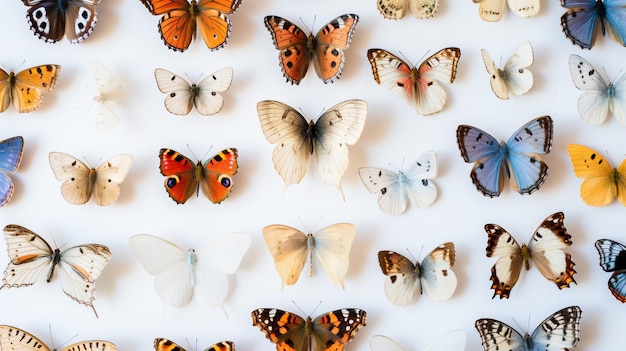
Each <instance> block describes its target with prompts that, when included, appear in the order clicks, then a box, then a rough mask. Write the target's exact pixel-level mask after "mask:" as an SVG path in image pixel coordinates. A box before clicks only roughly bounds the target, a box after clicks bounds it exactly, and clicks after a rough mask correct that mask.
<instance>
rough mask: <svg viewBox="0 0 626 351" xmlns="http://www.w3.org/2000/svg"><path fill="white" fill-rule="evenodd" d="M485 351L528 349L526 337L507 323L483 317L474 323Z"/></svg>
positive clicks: (518, 350)
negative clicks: (525, 342) (525, 341)
mask: <svg viewBox="0 0 626 351" xmlns="http://www.w3.org/2000/svg"><path fill="white" fill-rule="evenodd" d="M474 326H475V327H476V330H478V334H480V340H481V342H482V344H483V350H484V351H504V350H506V351H520V350H526V348H525V344H524V337H523V336H522V335H521V334H520V333H518V332H517V330H515V329H513V328H512V327H511V326H509V325H507V324H506V323H503V322H500V321H497V320H495V319H490V318H483V319H479V320H477V321H476V323H475V324H474Z"/></svg>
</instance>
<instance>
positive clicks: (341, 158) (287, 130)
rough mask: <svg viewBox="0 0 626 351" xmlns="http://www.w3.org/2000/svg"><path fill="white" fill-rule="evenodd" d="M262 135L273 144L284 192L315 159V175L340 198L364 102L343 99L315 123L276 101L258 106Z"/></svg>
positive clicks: (361, 123)
mask: <svg viewBox="0 0 626 351" xmlns="http://www.w3.org/2000/svg"><path fill="white" fill-rule="evenodd" d="M257 112H258V114H259V120H260V122H261V128H262V129H263V134H265V137H266V138H267V140H268V141H269V142H270V143H272V144H276V147H275V148H274V151H273V152H272V161H273V162H274V168H275V169H276V171H277V172H278V174H279V175H280V176H281V177H282V178H283V181H284V182H285V189H286V188H287V187H288V186H289V185H290V184H294V183H300V180H302V178H303V177H304V174H305V173H306V168H307V164H308V163H309V157H310V156H311V155H313V154H315V155H316V157H317V165H318V172H319V174H320V176H321V177H322V180H323V181H324V182H325V183H326V184H331V185H334V186H336V187H337V188H338V189H339V191H340V192H341V196H342V197H343V198H344V199H345V197H344V195H343V190H342V189H341V179H342V178H343V175H344V173H345V171H346V169H347V168H348V161H349V159H348V147H347V145H354V144H355V143H356V142H357V140H359V137H360V136H361V132H362V131H363V127H365V118H366V117H367V103H366V102H365V101H363V100H346V101H343V102H340V103H338V104H337V105H335V106H333V107H331V108H330V109H328V111H326V112H324V113H323V114H322V116H321V117H319V118H318V120H317V121H316V122H313V121H310V122H307V121H306V119H305V118H304V116H303V115H302V114H300V112H298V111H296V110H295V109H294V108H293V107H291V106H288V105H286V104H283V103H282V102H279V101H273V100H264V101H260V102H259V103H258V104H257Z"/></svg>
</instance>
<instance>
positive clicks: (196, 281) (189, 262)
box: [128, 233, 250, 307]
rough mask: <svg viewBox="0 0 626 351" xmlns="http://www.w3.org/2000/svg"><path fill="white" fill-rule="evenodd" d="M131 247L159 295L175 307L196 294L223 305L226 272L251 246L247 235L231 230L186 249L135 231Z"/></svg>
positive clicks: (131, 238)
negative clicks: (151, 278) (199, 245)
mask: <svg viewBox="0 0 626 351" xmlns="http://www.w3.org/2000/svg"><path fill="white" fill-rule="evenodd" d="M128 244H129V246H130V249H131V250H132V251H133V253H134V254H135V257H137V259H138V260H139V262H141V264H142V265H143V268H145V270H146V271H148V273H149V274H150V275H153V276H155V279H154V289H155V290H156V293H157V295H158V296H159V299H161V301H162V302H163V303H164V304H165V305H167V306H174V307H182V306H185V305H187V304H188V303H189V301H191V298H192V297H193V295H196V296H197V297H198V298H199V299H200V300H201V301H202V303H203V304H206V305H208V306H216V305H222V304H223V303H224V299H226V295H227V294H228V277H227V274H233V273H235V270H236V269H237V267H239V263H240V262H241V259H242V258H243V255H244V254H245V253H246V251H247V250H248V247H249V246H250V236H249V235H247V234H242V233H231V234H227V235H224V236H221V237H218V238H217V239H214V240H212V241H211V242H209V243H207V244H205V245H204V246H203V247H202V248H200V249H198V250H194V249H188V250H185V249H183V248H181V247H179V246H178V245H176V244H174V243H171V242H169V241H167V240H165V239H161V238H159V237H157V236H154V235H148V234H137V235H133V236H132V237H130V239H129V240H128Z"/></svg>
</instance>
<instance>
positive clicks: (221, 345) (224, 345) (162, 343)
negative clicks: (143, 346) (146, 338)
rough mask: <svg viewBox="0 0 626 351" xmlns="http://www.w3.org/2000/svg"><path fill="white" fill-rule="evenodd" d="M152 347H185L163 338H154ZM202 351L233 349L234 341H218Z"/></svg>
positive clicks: (171, 350)
mask: <svg viewBox="0 0 626 351" xmlns="http://www.w3.org/2000/svg"><path fill="white" fill-rule="evenodd" d="M154 349H155V350H156V351H185V349H184V348H183V347H182V346H180V345H178V344H177V343H175V342H173V341H172V340H169V339H165V338H156V339H154ZM204 351H235V343H234V342H232V341H220V342H218V343H216V344H214V345H211V346H209V347H207V348H206V349H204Z"/></svg>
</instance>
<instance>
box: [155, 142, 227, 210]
mask: <svg viewBox="0 0 626 351" xmlns="http://www.w3.org/2000/svg"><path fill="white" fill-rule="evenodd" d="M159 159H160V161H161V165H160V167H159V168H160V170H161V174H162V175H164V176H165V177H166V178H165V190H167V193H168V194H169V195H170V197H171V198H172V200H174V201H175V202H176V203H177V204H184V203H185V202H186V201H187V200H188V199H189V198H190V197H191V195H193V193H196V196H197V195H198V193H199V192H200V186H201V187H202V192H203V193H204V195H205V196H206V197H207V198H208V199H209V200H211V202H212V203H214V204H215V203H220V202H222V201H224V199H226V198H227V197H228V195H229V194H230V191H231V189H232V187H233V179H232V176H233V175H234V174H235V173H237V149H235V148H228V149H224V150H222V151H220V152H218V153H217V155H215V156H213V157H212V158H211V159H209V160H207V161H206V162H205V163H204V165H203V164H202V163H201V162H200V161H198V163H197V164H194V162H193V161H191V160H190V159H189V158H187V157H185V156H184V155H182V154H181V153H179V152H177V151H174V150H172V149H161V151H160V152H159Z"/></svg>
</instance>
